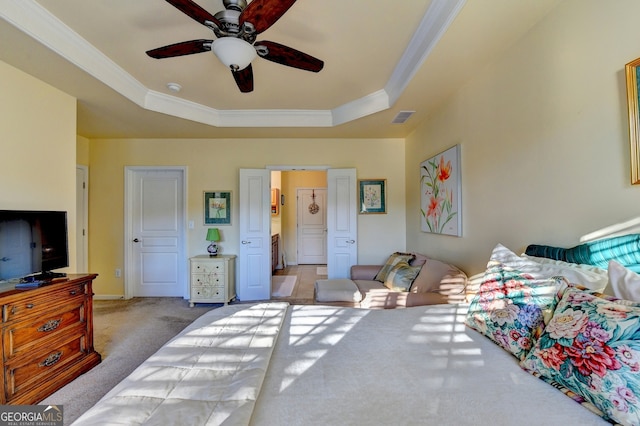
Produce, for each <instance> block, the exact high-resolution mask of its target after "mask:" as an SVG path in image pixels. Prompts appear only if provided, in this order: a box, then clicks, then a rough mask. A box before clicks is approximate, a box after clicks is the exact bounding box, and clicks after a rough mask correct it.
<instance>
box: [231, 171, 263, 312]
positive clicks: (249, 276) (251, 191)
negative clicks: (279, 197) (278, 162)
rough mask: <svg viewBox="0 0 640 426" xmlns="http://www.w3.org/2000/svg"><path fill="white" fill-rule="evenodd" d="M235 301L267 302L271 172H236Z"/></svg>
mask: <svg viewBox="0 0 640 426" xmlns="http://www.w3.org/2000/svg"><path fill="white" fill-rule="evenodd" d="M239 199H240V226H239V227H240V253H239V258H238V265H237V271H238V287H237V289H236V291H237V293H238V299H240V300H241V301H250V300H268V299H270V298H271V172H270V171H269V170H266V169H240V196H239Z"/></svg>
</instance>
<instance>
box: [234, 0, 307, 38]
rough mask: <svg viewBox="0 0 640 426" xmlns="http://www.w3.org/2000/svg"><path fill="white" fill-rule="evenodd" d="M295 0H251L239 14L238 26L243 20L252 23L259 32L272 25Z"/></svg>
mask: <svg viewBox="0 0 640 426" xmlns="http://www.w3.org/2000/svg"><path fill="white" fill-rule="evenodd" d="M295 2H296V0H253V1H252V2H251V3H249V5H248V6H247V8H246V9H245V10H244V11H243V12H242V13H241V14H240V26H241V27H242V24H244V23H245V22H249V23H251V24H253V26H254V28H255V29H256V33H257V34H260V33H261V32H263V31H265V30H266V29H267V28H269V27H270V26H271V25H273V24H274V23H275V22H276V21H277V20H278V19H280V17H281V16H282V15H284V14H285V12H286V11H287V10H289V8H290V7H291V6H293V4H294V3H295Z"/></svg>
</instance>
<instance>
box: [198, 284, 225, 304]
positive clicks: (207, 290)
mask: <svg viewBox="0 0 640 426" xmlns="http://www.w3.org/2000/svg"><path fill="white" fill-rule="evenodd" d="M224 296H225V294H224V287H207V286H193V287H191V300H207V301H210V302H213V303H217V302H220V303H224Z"/></svg>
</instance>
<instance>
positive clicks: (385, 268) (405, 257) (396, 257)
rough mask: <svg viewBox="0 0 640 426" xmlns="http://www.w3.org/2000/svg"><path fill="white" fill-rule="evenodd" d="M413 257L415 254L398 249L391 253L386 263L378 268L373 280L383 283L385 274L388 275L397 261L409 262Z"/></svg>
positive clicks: (385, 277)
mask: <svg viewBox="0 0 640 426" xmlns="http://www.w3.org/2000/svg"><path fill="white" fill-rule="evenodd" d="M414 257H415V256H414V255H413V254H412V253H401V252H398V251H397V252H395V253H393V254H392V255H391V256H389V258H388V259H387V261H386V263H385V264H384V265H382V268H380V270H379V271H378V273H377V274H376V276H375V278H374V280H376V281H380V282H381V283H384V282H385V281H386V279H387V275H389V272H390V271H391V269H392V268H393V267H394V266H395V265H396V264H397V263H399V262H406V263H409V262H411V261H412V260H413V258H414Z"/></svg>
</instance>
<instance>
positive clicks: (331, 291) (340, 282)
mask: <svg viewBox="0 0 640 426" xmlns="http://www.w3.org/2000/svg"><path fill="white" fill-rule="evenodd" d="M315 291H316V302H359V301H361V300H362V294H361V293H360V291H359V290H358V287H357V286H356V284H355V283H354V282H353V281H352V280H349V279H330V280H318V281H316V284H315Z"/></svg>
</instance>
